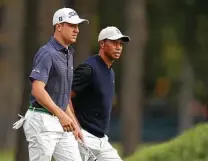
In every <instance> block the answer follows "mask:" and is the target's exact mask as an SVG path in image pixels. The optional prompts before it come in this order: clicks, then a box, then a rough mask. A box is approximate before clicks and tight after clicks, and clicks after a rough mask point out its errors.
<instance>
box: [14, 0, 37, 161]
mask: <svg viewBox="0 0 208 161" xmlns="http://www.w3.org/2000/svg"><path fill="white" fill-rule="evenodd" d="M39 2H40V1H38V0H35V1H27V0H25V4H26V7H25V9H26V13H25V15H26V18H25V33H24V40H23V41H24V45H23V48H24V61H23V62H24V63H23V73H24V75H23V84H24V92H23V98H22V105H21V107H20V113H21V114H24V113H25V112H26V111H27V109H28V105H29V94H30V89H31V86H30V85H29V80H28V76H29V74H30V72H31V67H32V58H33V56H34V54H35V53H36V51H37V48H38V45H37V44H38V42H37V40H38V39H37V31H38V22H39V20H38V18H37V15H38V9H39ZM16 149H17V150H16V161H28V160H29V159H28V150H27V143H26V140H25V135H24V133H23V128H20V130H18V135H17V146H16Z"/></svg>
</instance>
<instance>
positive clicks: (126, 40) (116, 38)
mask: <svg viewBox="0 0 208 161" xmlns="http://www.w3.org/2000/svg"><path fill="white" fill-rule="evenodd" d="M107 39H109V40H119V39H121V40H122V41H123V42H129V41H130V38H129V37H128V36H125V35H116V36H112V37H109V38H107Z"/></svg>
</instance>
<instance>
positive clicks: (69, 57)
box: [29, 37, 74, 110]
mask: <svg viewBox="0 0 208 161" xmlns="http://www.w3.org/2000/svg"><path fill="white" fill-rule="evenodd" d="M73 52H74V50H73V49H72V47H69V48H68V49H66V48H65V47H64V46H62V45H61V44H60V43H59V42H58V41H56V39H54V38H53V37H51V38H50V40H49V41H48V43H46V44H45V45H44V46H42V47H41V48H40V49H39V51H38V52H37V53H36V55H35V57H34V60H33V67H32V72H31V74H30V76H29V78H30V80H31V81H33V80H39V81H42V82H44V83H45V84H46V86H45V90H46V91H47V92H48V94H49V95H50V97H51V98H52V100H53V101H54V102H55V103H56V105H58V106H59V107H60V108H61V109H63V110H65V109H66V107H67V105H68V103H69V95H70V91H71V85H72V79H73ZM30 104H32V105H33V106H35V107H41V105H40V104H38V102H37V101H36V99H35V98H34V97H33V96H31V99H30Z"/></svg>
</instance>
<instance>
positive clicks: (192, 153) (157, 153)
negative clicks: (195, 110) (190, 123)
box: [126, 124, 208, 161]
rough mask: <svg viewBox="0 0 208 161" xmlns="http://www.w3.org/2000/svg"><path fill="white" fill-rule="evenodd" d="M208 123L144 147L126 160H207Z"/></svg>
mask: <svg viewBox="0 0 208 161" xmlns="http://www.w3.org/2000/svg"><path fill="white" fill-rule="evenodd" d="M207 133H208V124H201V125H198V126H196V127H195V128H192V129H190V130H188V131H187V132H185V133H184V134H182V135H181V136H179V137H176V138H175V139H173V140H170V141H168V142H165V143H163V144H158V145H154V146H151V147H147V148H144V149H142V150H140V151H139V152H137V153H135V154H134V155H132V156H131V157H129V158H127V159H126V161H140V160H141V161H207V160H208V153H207V147H208V137H207Z"/></svg>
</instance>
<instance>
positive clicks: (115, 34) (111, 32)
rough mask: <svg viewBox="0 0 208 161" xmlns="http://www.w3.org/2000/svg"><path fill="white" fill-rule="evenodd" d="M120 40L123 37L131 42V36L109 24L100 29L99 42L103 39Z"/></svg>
mask: <svg viewBox="0 0 208 161" xmlns="http://www.w3.org/2000/svg"><path fill="white" fill-rule="evenodd" d="M105 39H108V40H118V39H122V40H123V41H124V42H129V41H130V38H129V37H128V36H126V35H123V34H122V33H121V31H120V30H119V29H118V28H117V27H114V26H108V27H106V28H104V29H102V30H101V31H100V34H99V36H98V42H99V41H102V40H105Z"/></svg>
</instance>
